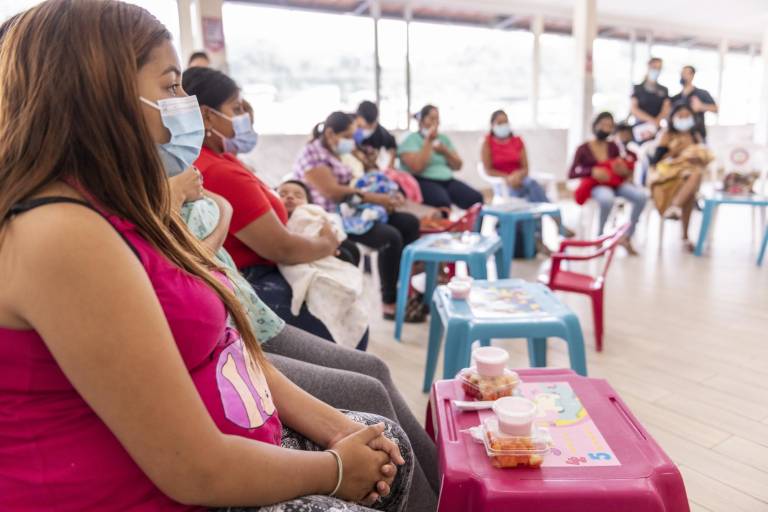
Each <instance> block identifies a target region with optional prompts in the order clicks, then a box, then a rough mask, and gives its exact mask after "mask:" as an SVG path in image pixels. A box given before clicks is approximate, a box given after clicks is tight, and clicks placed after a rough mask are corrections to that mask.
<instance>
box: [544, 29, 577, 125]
mask: <svg viewBox="0 0 768 512" xmlns="http://www.w3.org/2000/svg"><path fill="white" fill-rule="evenodd" d="M575 54H576V47H575V46H574V43H573V37H571V36H563V35H558V34H542V35H541V93H540V95H541V98H540V99H539V123H541V124H542V125H544V126H550V127H553V128H568V125H569V124H570V122H571V118H572V117H573V85H574V80H575V69H574V55H575Z"/></svg>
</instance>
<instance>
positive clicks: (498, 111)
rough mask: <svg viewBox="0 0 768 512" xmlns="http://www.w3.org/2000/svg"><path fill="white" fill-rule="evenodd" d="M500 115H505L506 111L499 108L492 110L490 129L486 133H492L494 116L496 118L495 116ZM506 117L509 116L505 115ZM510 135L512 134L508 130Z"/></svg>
mask: <svg viewBox="0 0 768 512" xmlns="http://www.w3.org/2000/svg"><path fill="white" fill-rule="evenodd" d="M501 115H504V116H506V115H507V113H506V112H504V111H503V110H502V109H499V110H494V111H493V114H491V129H490V130H489V132H488V133H490V134H491V135H493V123H495V122H496V118H497V117H499V116H501ZM507 117H509V116H507ZM510 135H512V133H511V132H510Z"/></svg>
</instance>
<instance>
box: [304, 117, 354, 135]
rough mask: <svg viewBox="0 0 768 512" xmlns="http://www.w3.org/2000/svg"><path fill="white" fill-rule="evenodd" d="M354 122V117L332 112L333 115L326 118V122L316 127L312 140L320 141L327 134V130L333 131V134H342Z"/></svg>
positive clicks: (313, 130) (313, 129)
mask: <svg viewBox="0 0 768 512" xmlns="http://www.w3.org/2000/svg"><path fill="white" fill-rule="evenodd" d="M353 122H354V117H353V116H352V115H351V114H347V113H345V112H339V111H336V112H332V113H331V115H329V116H328V117H326V118H325V121H323V122H322V123H317V124H316V125H315V127H314V128H312V140H317V139H319V138H320V137H321V136H322V135H323V133H324V132H325V130H326V128H330V129H331V130H333V133H341V132H343V131H345V130H347V129H348V128H349V125H351V124H352V123H353Z"/></svg>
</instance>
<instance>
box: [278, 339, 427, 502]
mask: <svg viewBox="0 0 768 512" xmlns="http://www.w3.org/2000/svg"><path fill="white" fill-rule="evenodd" d="M263 348H264V351H265V352H267V353H268V355H269V359H270V361H272V363H273V364H274V365H275V366H276V367H277V368H278V369H279V370H280V371H281V372H283V374H285V375H286V377H288V378H289V379H291V381H293V382H294V383H295V384H296V385H297V386H299V387H300V388H302V389H304V390H305V391H306V392H308V393H309V394H311V395H312V396H314V397H315V398H317V399H319V400H322V401H323V402H325V403H327V404H329V405H331V406H333V407H336V408H338V409H347V410H353V411H361V412H367V413H371V414H378V415H379V416H384V417H385V418H389V419H391V420H393V421H396V422H397V423H398V424H399V425H400V426H401V427H402V428H403V430H405V433H406V434H407V436H408V439H409V441H410V443H411V446H412V447H413V453H414V458H415V459H416V463H415V464H414V470H413V483H412V486H411V493H410V498H409V499H408V508H407V510H408V511H425V512H426V511H430V510H435V509H436V508H437V495H438V493H439V491H440V479H439V477H438V471H437V449H436V448H435V444H434V443H433V442H432V439H430V438H429V436H428V435H427V433H426V432H425V431H424V428H423V427H422V426H421V424H419V421H418V420H417V419H416V418H415V416H414V415H413V413H412V412H411V409H410V408H409V407H408V404H407V403H406V402H405V399H404V398H403V397H402V395H400V392H399V391H398V390H397V387H396V386H395V384H394V382H393V381H392V377H391V376H390V373H389V368H387V365H386V363H385V362H384V361H382V360H381V359H379V358H378V357H376V356H374V355H373V354H368V353H366V352H360V351H359V350H352V349H349V348H346V347H342V346H339V345H336V344H332V343H328V342H327V341H324V340H322V339H320V338H318V337H316V336H313V335H312V334H309V333H307V332H304V331H302V330H300V329H297V328H295V327H292V326H290V325H286V326H285V328H284V329H283V331H282V332H280V334H278V335H277V336H275V337H274V338H273V339H271V340H270V341H268V342H266V343H265V344H264V345H263Z"/></svg>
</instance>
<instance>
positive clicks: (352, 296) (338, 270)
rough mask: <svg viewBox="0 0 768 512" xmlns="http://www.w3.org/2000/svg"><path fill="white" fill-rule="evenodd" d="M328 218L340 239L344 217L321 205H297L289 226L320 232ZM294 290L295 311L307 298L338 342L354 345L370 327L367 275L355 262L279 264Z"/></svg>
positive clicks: (306, 233)
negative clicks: (365, 290) (366, 305)
mask: <svg viewBox="0 0 768 512" xmlns="http://www.w3.org/2000/svg"><path fill="white" fill-rule="evenodd" d="M327 220H331V222H333V224H334V233H335V234H336V238H337V239H338V240H339V242H342V241H343V240H344V239H345V238H346V234H345V233H344V231H343V229H342V227H341V219H340V218H339V217H338V216H334V215H331V214H329V213H328V212H326V211H325V210H323V209H322V208H320V207H319V206H317V205H305V206H300V207H298V208H296V209H295V210H294V212H293V214H292V215H291V218H290V219H288V223H287V225H286V227H287V228H288V230H289V231H291V232H293V233H299V234H301V235H304V236H310V237H311V236H317V234H318V233H319V232H320V230H321V229H322V227H323V225H324V224H325V222H326V221H327ZM278 268H279V270H280V273H281V274H282V275H283V277H284V278H285V280H286V281H288V284H290V285H291V290H292V291H293V300H292V301H291V313H293V314H294V315H298V314H299V310H300V309H301V305H302V304H303V303H304V302H306V303H307V308H308V309H309V312H310V313H312V315H314V316H315V317H317V318H318V319H319V320H320V321H321V322H323V324H324V325H325V327H326V328H327V329H328V332H330V333H331V336H332V337H333V339H334V341H336V343H338V344H340V345H343V346H346V347H351V348H354V347H356V346H357V344H358V342H359V341H360V339H361V338H362V337H363V334H364V333H365V330H366V329H367V328H368V314H367V313H366V311H365V308H364V307H363V304H362V300H361V297H362V293H363V275H362V273H361V272H360V270H359V269H358V268H357V267H355V266H354V265H350V264H349V263H346V262H344V261H341V260H340V259H338V258H335V257H333V256H328V257H325V258H321V259H319V260H316V261H313V262H311V263H301V264H298V265H278Z"/></svg>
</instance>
